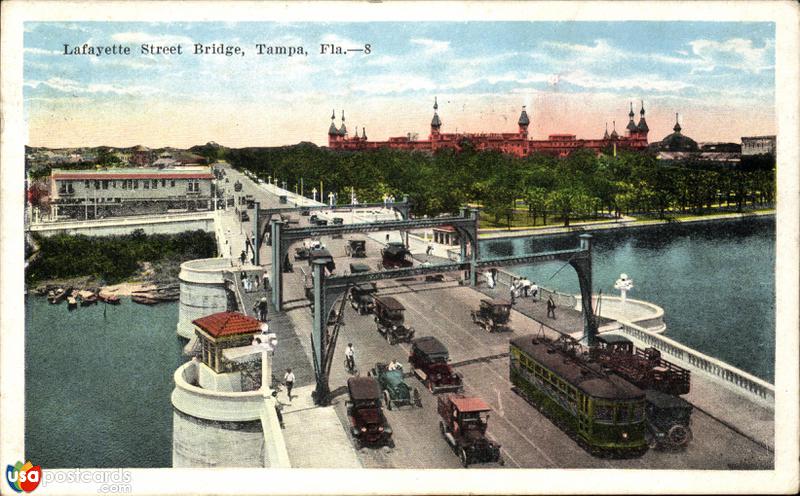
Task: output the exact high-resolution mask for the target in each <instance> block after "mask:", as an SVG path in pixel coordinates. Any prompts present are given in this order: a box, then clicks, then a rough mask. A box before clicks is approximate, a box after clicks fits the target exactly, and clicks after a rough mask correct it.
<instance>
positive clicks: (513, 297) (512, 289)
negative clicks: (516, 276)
mask: <svg viewBox="0 0 800 496" xmlns="http://www.w3.org/2000/svg"><path fill="white" fill-rule="evenodd" d="M508 293H509V296H510V297H511V304H512V305H513V304H514V303H516V302H517V288H516V287H515V286H514V283H513V282H512V283H511V285H510V286H509V287H508Z"/></svg>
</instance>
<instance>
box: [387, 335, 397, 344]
mask: <svg viewBox="0 0 800 496" xmlns="http://www.w3.org/2000/svg"><path fill="white" fill-rule="evenodd" d="M387 340H388V341H389V344H391V345H395V344H397V340H396V339H395V338H394V336H392V335H391V334H389V335H388V337H387Z"/></svg>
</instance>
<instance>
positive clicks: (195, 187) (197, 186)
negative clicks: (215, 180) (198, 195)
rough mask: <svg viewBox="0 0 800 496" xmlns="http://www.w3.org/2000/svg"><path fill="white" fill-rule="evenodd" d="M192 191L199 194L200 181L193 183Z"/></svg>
mask: <svg viewBox="0 0 800 496" xmlns="http://www.w3.org/2000/svg"><path fill="white" fill-rule="evenodd" d="M194 190H195V191H196V192H199V191H200V181H195V182H194Z"/></svg>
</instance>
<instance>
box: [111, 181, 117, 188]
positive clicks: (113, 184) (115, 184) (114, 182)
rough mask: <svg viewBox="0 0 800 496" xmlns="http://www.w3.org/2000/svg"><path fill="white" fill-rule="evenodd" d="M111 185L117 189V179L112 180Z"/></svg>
mask: <svg viewBox="0 0 800 496" xmlns="http://www.w3.org/2000/svg"><path fill="white" fill-rule="evenodd" d="M111 187H112V188H114V189H116V188H117V182H116V181H111Z"/></svg>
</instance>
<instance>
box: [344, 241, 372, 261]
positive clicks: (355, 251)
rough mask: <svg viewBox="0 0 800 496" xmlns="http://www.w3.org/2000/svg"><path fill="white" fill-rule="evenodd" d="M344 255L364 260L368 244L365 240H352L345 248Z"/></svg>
mask: <svg viewBox="0 0 800 496" xmlns="http://www.w3.org/2000/svg"><path fill="white" fill-rule="evenodd" d="M344 253H345V255H347V256H348V257H353V258H364V257H366V256H367V242H366V241H365V240H363V239H351V240H349V241H348V242H347V246H345V247H344Z"/></svg>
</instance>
